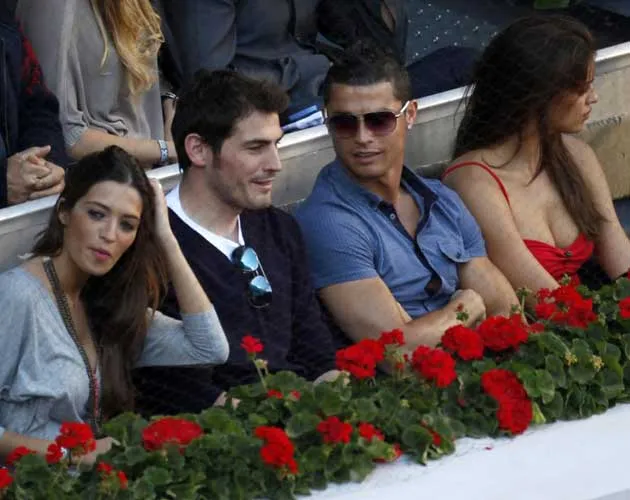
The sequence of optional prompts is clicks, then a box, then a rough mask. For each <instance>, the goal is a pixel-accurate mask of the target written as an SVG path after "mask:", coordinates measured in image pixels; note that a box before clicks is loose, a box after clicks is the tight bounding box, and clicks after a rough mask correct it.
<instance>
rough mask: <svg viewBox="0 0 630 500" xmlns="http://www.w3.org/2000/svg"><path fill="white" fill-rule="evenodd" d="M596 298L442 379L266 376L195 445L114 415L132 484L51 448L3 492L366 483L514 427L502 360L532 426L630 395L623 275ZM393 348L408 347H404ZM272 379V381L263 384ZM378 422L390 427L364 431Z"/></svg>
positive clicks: (213, 490)
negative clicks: (273, 458) (270, 431)
mask: <svg viewBox="0 0 630 500" xmlns="http://www.w3.org/2000/svg"><path fill="white" fill-rule="evenodd" d="M580 291H581V293H583V295H584V296H586V297H589V298H592V299H593V301H594V304H595V306H596V310H595V312H596V314H597V317H598V318H599V319H598V320H597V321H595V322H593V323H591V324H590V325H589V326H588V327H587V328H584V329H582V328H576V327H569V326H566V325H562V324H555V323H553V322H549V321H547V322H543V326H544V329H543V331H542V332H541V333H531V334H530V335H529V339H528V340H527V342H526V343H525V344H523V345H521V346H520V348H519V349H518V350H517V351H516V352H514V351H507V352H501V353H498V354H497V353H492V352H488V351H486V353H485V354H486V355H485V357H484V358H483V359H479V360H474V361H463V360H461V359H459V358H457V364H456V374H457V378H456V380H455V381H454V382H453V383H451V384H450V385H449V386H448V387H446V388H441V389H440V388H437V387H436V386H435V385H434V384H433V383H429V382H428V381H427V380H425V379H423V378H422V377H421V376H419V375H418V374H417V373H415V372H414V370H413V368H412V366H411V365H410V364H409V363H407V364H406V365H405V366H404V369H403V370H402V371H400V372H397V374H396V375H395V376H385V375H382V376H377V377H375V378H373V379H368V380H357V379H354V378H351V377H349V376H348V374H343V375H341V376H339V377H338V378H337V379H336V380H334V381H332V382H324V383H320V384H318V385H314V384H313V383H311V382H308V381H306V380H304V379H302V378H300V377H298V376H296V375H295V374H293V373H286V372H283V373H277V374H272V375H266V376H265V377H264V381H261V382H260V383H256V384H251V385H246V386H241V387H237V388H234V389H233V390H232V391H231V392H230V394H229V398H231V399H229V401H230V400H238V401H239V403H238V405H237V404H231V403H229V404H228V405H226V407H224V408H215V407H213V408H209V409H207V410H205V411H203V412H201V413H200V414H198V415H184V416H182V417H183V418H185V419H186V420H188V421H193V422H196V423H197V424H198V425H199V426H200V427H201V429H202V430H203V434H202V435H201V436H200V437H198V438H197V439H195V440H193V441H192V442H191V443H190V444H188V445H187V446H184V447H180V446H176V445H174V444H168V445H165V446H164V447H163V448H162V449H160V450H157V451H149V450H147V449H145V447H144V443H143V437H142V432H143V430H144V429H145V428H146V427H147V425H149V424H150V422H148V421H147V420H145V419H143V418H141V417H140V416H138V415H134V414H131V413H126V414H123V415H120V416H118V417H116V418H115V419H113V420H111V421H109V422H108V423H107V424H106V425H105V427H104V430H105V433H106V434H107V435H109V436H111V437H113V438H115V439H116V441H117V443H118V444H116V445H115V446H114V448H113V449H112V450H111V451H110V452H108V453H107V454H106V455H104V456H102V457H100V459H101V460H102V461H104V462H106V463H108V464H110V465H111V466H112V467H113V468H114V469H115V470H117V471H124V473H125V475H126V477H127V478H128V485H127V487H126V488H124V487H122V485H121V484H118V483H116V482H115V481H114V478H113V477H110V478H109V479H107V481H105V480H104V479H103V475H102V473H101V472H99V471H98V470H96V469H92V470H85V471H82V472H81V473H80V474H79V473H72V474H69V473H68V468H69V467H68V464H67V463H64V462H63V461H62V462H61V463H59V464H55V465H48V464H47V463H46V461H45V459H44V458H43V457H41V456H35V455H27V456H25V457H23V458H22V459H21V460H20V461H19V463H18V465H17V467H16V469H15V471H14V472H13V477H14V481H13V484H12V485H11V486H9V488H8V489H7V490H6V491H5V492H4V493H5V496H4V497H2V492H0V497H2V498H3V500H10V499H11V500H12V499H19V500H22V499H24V500H26V499H28V500H47V499H50V498H55V499H60V500H75V499H76V500H79V499H94V500H105V499H112V500H114V499H116V500H136V499H137V500H140V499H141V500H146V499H156V500H157V499H184V500H186V499H191V500H192V499H201V500H203V499H211V498H213V499H214V498H225V499H234V500H237V499H238V500H240V499H243V500H245V499H254V498H271V499H292V498H295V497H296V495H298V494H304V495H306V494H308V493H309V492H310V491H312V490H317V489H323V488H326V486H327V485H328V484H330V483H342V482H347V481H361V480H363V479H364V478H365V477H366V476H367V475H368V474H369V473H370V472H371V471H372V470H373V469H374V467H375V466H376V464H377V463H378V462H380V461H387V460H392V459H394V458H396V451H395V447H394V444H396V445H398V446H400V449H401V450H402V451H403V452H404V453H405V454H406V455H408V456H409V457H410V458H411V459H412V460H415V461H417V462H418V463H421V464H426V463H427V462H428V461H429V460H435V459H439V458H440V457H442V456H445V455H448V454H450V453H453V451H454V450H455V441H456V439H458V438H460V437H464V436H469V437H486V436H499V435H505V434H506V431H505V430H501V429H500V426H499V422H498V420H497V409H498V408H499V403H498V402H497V400H495V399H494V397H491V396H490V395H488V394H486V393H485V391H484V389H483V388H482V384H481V380H482V375H483V374H484V373H486V372H488V371H489V370H494V369H496V368H499V369H504V370H509V371H511V372H513V373H514V374H516V376H517V377H518V380H519V381H520V384H522V386H523V388H524V389H525V391H526V393H527V397H528V398H530V399H531V402H532V413H533V416H532V424H534V425H536V424H544V423H549V422H554V421H556V420H572V419H578V418H586V417H589V416H591V415H594V414H597V413H601V412H603V411H605V410H606V409H607V408H609V407H611V406H613V405H615V404H618V403H622V402H628V401H630V389H629V388H630V361H629V359H630V319H623V318H621V317H620V308H619V306H618V301H619V300H621V299H625V298H628V297H630V280H628V279H626V278H622V279H620V280H618V281H617V282H616V283H615V284H613V285H609V286H606V287H604V288H602V289H601V290H598V291H597V292H592V291H589V290H585V289H582V288H580ZM385 352H386V355H387V356H398V358H396V359H402V352H396V349H395V348H393V346H391V345H390V346H389V347H388V348H387V349H386V351H385ZM263 382H264V383H263ZM329 417H336V418H338V419H339V421H340V422H341V423H343V424H347V425H349V426H350V427H351V433H350V434H349V435H348V436H346V438H344V439H340V440H339V441H338V442H334V440H333V442H327V441H326V440H325V439H324V438H323V433H322V431H321V430H320V426H321V425H322V423H323V422H326V421H327V419H328V418H329ZM364 424H370V425H372V426H374V428H375V429H377V430H378V431H379V432H380V433H382V434H379V435H378V436H382V437H374V436H373V437H371V438H367V437H365V436H364V435H362V434H361V433H360V431H359V429H360V428H361V426H362V425H364ZM260 426H275V427H278V428H280V429H283V430H284V432H286V436H287V437H288V439H290V442H291V446H292V447H293V450H292V453H293V454H294V458H295V461H296V462H297V466H298V470H297V472H296V473H295V474H294V473H291V472H290V471H289V470H288V469H287V468H282V467H278V468H276V467H274V466H271V465H269V464H267V463H265V462H264V461H263V460H262V459H261V447H262V446H263V444H264V443H263V441H262V440H261V439H259V438H258V437H256V429H257V428H258V427H260Z"/></svg>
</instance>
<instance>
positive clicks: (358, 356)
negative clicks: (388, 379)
mask: <svg viewBox="0 0 630 500" xmlns="http://www.w3.org/2000/svg"><path fill="white" fill-rule="evenodd" d="M384 351H385V349H384V347H383V346H382V345H381V344H380V343H379V342H377V341H376V340H373V339H363V340H361V341H360V342H358V343H356V344H354V345H351V346H350V347H346V348H345V349H339V350H338V351H337V356H336V358H337V368H338V369H339V370H342V371H347V372H349V373H350V374H351V375H352V376H354V377H356V378H358V379H365V378H371V377H374V376H375V375H376V365H377V363H379V362H381V361H383V359H384V357H385V354H384Z"/></svg>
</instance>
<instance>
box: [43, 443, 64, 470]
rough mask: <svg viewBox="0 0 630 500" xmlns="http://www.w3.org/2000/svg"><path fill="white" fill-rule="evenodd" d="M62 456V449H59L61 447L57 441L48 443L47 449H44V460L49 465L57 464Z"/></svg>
mask: <svg viewBox="0 0 630 500" xmlns="http://www.w3.org/2000/svg"><path fill="white" fill-rule="evenodd" d="M62 458H63V451H61V447H60V446H59V445H58V444H57V443H51V444H50V445H48V450H47V451H46V462H47V463H49V464H50V465H52V464H58V463H59V462H61V459H62Z"/></svg>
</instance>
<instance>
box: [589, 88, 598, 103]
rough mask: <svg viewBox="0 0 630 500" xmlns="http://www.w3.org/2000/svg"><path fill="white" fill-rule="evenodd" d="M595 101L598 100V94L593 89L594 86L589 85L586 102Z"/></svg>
mask: <svg viewBox="0 0 630 500" xmlns="http://www.w3.org/2000/svg"><path fill="white" fill-rule="evenodd" d="M597 101H599V96H598V95H597V92H596V91H595V87H593V86H591V91H590V92H589V95H588V103H589V104H595V103H596V102H597Z"/></svg>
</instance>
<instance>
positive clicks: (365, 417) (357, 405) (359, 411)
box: [350, 398, 378, 422]
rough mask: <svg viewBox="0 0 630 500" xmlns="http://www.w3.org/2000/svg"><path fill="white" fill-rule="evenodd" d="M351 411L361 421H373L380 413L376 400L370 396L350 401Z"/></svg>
mask: <svg viewBox="0 0 630 500" xmlns="http://www.w3.org/2000/svg"><path fill="white" fill-rule="evenodd" d="M350 411H351V412H352V413H353V414H354V415H355V417H356V419H357V420H359V421H361V422H372V420H374V419H375V418H376V417H377V415H378V408H377V407H376V405H375V404H374V401H372V400H371V399H368V398H359V399H355V400H354V401H352V402H351V403H350Z"/></svg>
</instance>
